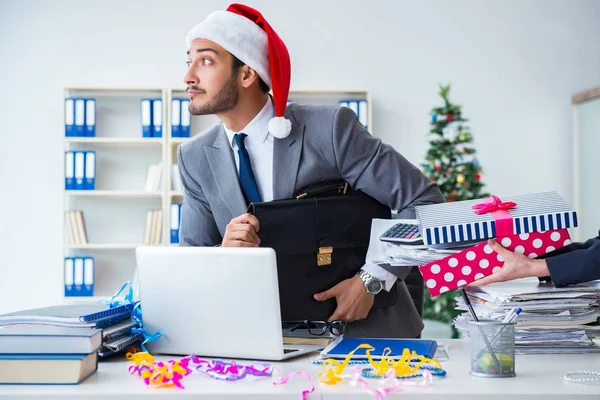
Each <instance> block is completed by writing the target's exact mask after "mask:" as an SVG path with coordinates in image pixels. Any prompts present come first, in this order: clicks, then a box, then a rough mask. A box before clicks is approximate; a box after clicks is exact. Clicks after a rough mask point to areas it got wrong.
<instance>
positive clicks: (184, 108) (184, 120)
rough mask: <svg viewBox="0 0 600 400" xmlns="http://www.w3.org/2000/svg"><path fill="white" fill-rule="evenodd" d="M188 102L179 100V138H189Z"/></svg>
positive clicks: (189, 117)
mask: <svg viewBox="0 0 600 400" xmlns="http://www.w3.org/2000/svg"><path fill="white" fill-rule="evenodd" d="M189 107H190V101H189V100H181V131H180V132H181V137H190V122H191V115H190V110H189Z"/></svg>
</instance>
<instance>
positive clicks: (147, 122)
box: [141, 99, 152, 138]
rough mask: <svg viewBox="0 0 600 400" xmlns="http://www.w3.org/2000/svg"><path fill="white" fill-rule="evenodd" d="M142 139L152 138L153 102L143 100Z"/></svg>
mask: <svg viewBox="0 0 600 400" xmlns="http://www.w3.org/2000/svg"><path fill="white" fill-rule="evenodd" d="M141 107H142V108H141V117H142V137H145V138H147V137H152V100H150V99H142V102H141Z"/></svg>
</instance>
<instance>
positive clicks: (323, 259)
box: [317, 246, 333, 267]
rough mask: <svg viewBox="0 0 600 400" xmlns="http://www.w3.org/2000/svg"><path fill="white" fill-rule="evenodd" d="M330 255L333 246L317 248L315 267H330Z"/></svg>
mask: <svg viewBox="0 0 600 400" xmlns="http://www.w3.org/2000/svg"><path fill="white" fill-rule="evenodd" d="M332 253H333V246H326V247H319V253H317V265H318V266H319V267H322V266H325V265H331V254H332Z"/></svg>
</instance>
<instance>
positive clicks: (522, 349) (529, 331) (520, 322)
mask: <svg viewBox="0 0 600 400" xmlns="http://www.w3.org/2000/svg"><path fill="white" fill-rule="evenodd" d="M466 291H467V293H468V296H469V299H470V300H471V303H472V306H473V308H474V311H475V313H476V315H477V316H478V318H479V319H480V320H494V321H502V320H503V319H504V317H505V316H506V314H507V313H508V312H509V311H510V310H511V309H513V308H515V307H520V308H522V312H521V314H520V315H519V316H518V318H517V320H516V322H517V326H516V330H515V339H516V340H515V345H516V349H515V350H516V354H550V353H552V354H555V353H595V352H600V325H599V323H598V322H599V318H600V281H595V282H588V283H582V284H578V285H573V286H568V287H565V288H556V287H554V285H553V284H552V283H539V281H538V280H537V279H522V280H517V281H513V282H503V283H494V284H491V285H487V286H483V287H473V288H467V289H466ZM456 300H457V307H456V309H458V310H461V311H464V312H463V314H461V315H459V316H458V317H457V318H456V320H455V322H454V326H456V328H457V329H458V330H459V331H461V333H462V334H463V336H465V337H468V336H469V331H468V329H469V328H468V321H469V320H470V319H471V316H470V314H469V313H468V312H467V306H466V304H465V302H464V300H463V299H462V298H460V297H457V298H456Z"/></svg>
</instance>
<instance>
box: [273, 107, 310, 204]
mask: <svg viewBox="0 0 600 400" xmlns="http://www.w3.org/2000/svg"><path fill="white" fill-rule="evenodd" d="M287 117H288V118H290V117H291V116H287ZM290 119H291V120H292V121H294V122H292V131H291V132H290V134H289V136H288V137H286V138H283V139H274V141H275V142H274V143H273V199H274V200H279V199H287V198H290V197H292V196H293V195H294V189H295V188H296V178H297V176H298V165H299V164H300V156H301V154H302V142H303V141H304V125H298V124H296V123H295V120H294V119H292V118H290Z"/></svg>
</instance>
